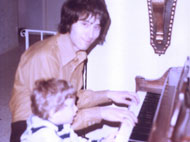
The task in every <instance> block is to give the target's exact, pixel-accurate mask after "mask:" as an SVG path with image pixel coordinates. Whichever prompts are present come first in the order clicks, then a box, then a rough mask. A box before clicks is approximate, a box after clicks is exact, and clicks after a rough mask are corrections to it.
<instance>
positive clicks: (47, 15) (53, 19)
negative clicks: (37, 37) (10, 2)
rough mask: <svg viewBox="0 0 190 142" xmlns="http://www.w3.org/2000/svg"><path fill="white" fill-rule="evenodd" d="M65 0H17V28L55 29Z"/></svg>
mask: <svg viewBox="0 0 190 142" xmlns="http://www.w3.org/2000/svg"><path fill="white" fill-rule="evenodd" d="M64 1H65V0H53V1H52V0H39V1H33V0H19V3H18V7H19V28H27V29H37V30H53V31H56V30H57V26H58V23H59V21H60V12H61V6H62V4H63V2H64Z"/></svg>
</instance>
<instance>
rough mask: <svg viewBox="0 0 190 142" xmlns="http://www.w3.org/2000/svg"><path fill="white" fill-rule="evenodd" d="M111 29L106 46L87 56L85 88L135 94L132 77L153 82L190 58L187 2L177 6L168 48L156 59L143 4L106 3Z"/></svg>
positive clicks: (136, 1) (134, 1)
mask: <svg viewBox="0 0 190 142" xmlns="http://www.w3.org/2000/svg"><path fill="white" fill-rule="evenodd" d="M106 2H107V5H108V9H109V12H110V16H111V20H112V23H111V27H110V30H109V32H108V35H107V40H106V43H105V44H104V45H103V46H97V47H96V48H95V49H94V50H93V51H92V52H91V53H90V55H89V62H88V88H89V89H94V90H99V89H112V90H132V91H134V90H135V80H134V79H135V76H137V75H141V76H143V77H145V78H149V79H156V78H159V77H161V76H162V74H163V73H164V72H165V71H166V70H167V69H168V68H169V67H174V66H183V65H184V62H185V60H186V57H187V56H190V47H189V46H190V42H189V41H190V35H189V34H188V33H190V28H189V26H188V25H189V24H190V13H189V12H188V11H189V9H190V1H189V0H181V1H180V0H179V1H178V2H177V7H176V13H175V19H174V25H173V31H172V40H171V45H170V46H169V48H168V49H167V51H166V53H165V54H164V55H161V56H158V55H157V54H155V53H154V51H153V48H152V47H151V46H150V36H149V20H148V8H147V1H146V0H140V1H139V0H117V1H116V0H107V1H106Z"/></svg>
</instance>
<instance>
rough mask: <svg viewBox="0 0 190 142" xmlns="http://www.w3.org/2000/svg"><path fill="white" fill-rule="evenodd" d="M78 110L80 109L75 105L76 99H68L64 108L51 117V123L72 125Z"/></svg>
mask: <svg viewBox="0 0 190 142" xmlns="http://www.w3.org/2000/svg"><path fill="white" fill-rule="evenodd" d="M77 110H78V108H77V107H76V105H75V99H74V98H68V99H66V100H65V103H64V106H63V108H61V109H60V110H58V111H57V112H55V113H53V114H52V116H51V117H50V121H52V122H53V123H54V124H57V125H59V124H71V123H72V122H73V119H74V116H75V115H76V112H77Z"/></svg>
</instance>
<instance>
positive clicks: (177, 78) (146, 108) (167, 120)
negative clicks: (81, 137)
mask: <svg viewBox="0 0 190 142" xmlns="http://www.w3.org/2000/svg"><path fill="white" fill-rule="evenodd" d="M135 80H136V91H137V92H139V91H143V92H146V95H145V97H144V100H143V103H142V106H141V108H140V110H139V112H138V123H137V124H136V125H135V126H134V127H133V128H132V130H131V134H130V135H129V138H127V139H125V140H124V139H123V140H122V139H120V140H118V141H120V142H122V141H123V142H127V141H129V142H190V58H189V57H188V58H187V60H186V62H185V65H184V66H183V67H172V68H169V69H168V70H167V71H166V72H165V73H164V74H163V76H162V77H161V78H159V79H156V80H149V79H145V78H143V77H140V76H137V77H136V78H135ZM122 129H123V130H122ZM122 131H123V132H122ZM126 132H129V131H126V130H125V127H124V128H122V126H121V132H120V133H122V134H124V133H125V134H126Z"/></svg>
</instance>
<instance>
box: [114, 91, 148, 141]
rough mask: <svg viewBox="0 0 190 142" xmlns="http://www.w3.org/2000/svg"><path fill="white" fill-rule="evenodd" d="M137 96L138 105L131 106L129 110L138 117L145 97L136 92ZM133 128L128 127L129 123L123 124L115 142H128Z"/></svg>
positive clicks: (143, 93)
mask: <svg viewBox="0 0 190 142" xmlns="http://www.w3.org/2000/svg"><path fill="white" fill-rule="evenodd" d="M137 94H138V96H139V99H140V102H139V104H138V105H135V104H134V105H131V106H130V107H129V110H130V111H132V112H134V114H135V115H136V116H137V117H138V114H139V112H140V110H141V107H142V105H143V102H144V99H145V96H146V92H142V91H138V92H137ZM133 128H134V126H132V125H130V123H127V122H126V123H123V124H122V125H121V127H120V129H119V133H118V134H117V137H116V139H115V142H128V141H129V138H130V136H131V133H132V130H133Z"/></svg>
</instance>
